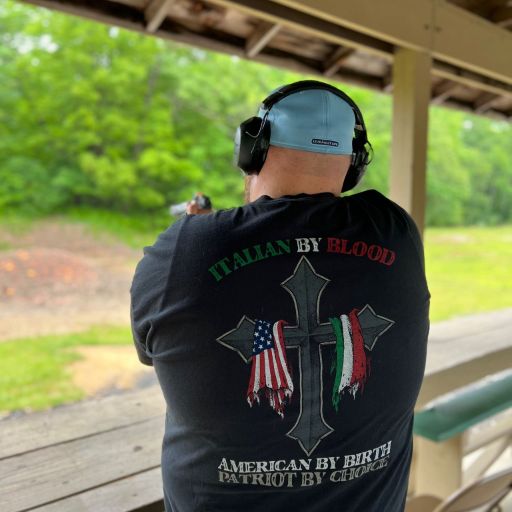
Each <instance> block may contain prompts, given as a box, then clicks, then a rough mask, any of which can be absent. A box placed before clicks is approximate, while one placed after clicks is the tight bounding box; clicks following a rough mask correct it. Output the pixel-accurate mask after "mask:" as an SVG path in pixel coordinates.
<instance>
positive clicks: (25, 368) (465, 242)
mask: <svg viewBox="0 0 512 512" xmlns="http://www.w3.org/2000/svg"><path fill="white" fill-rule="evenodd" d="M55 220H56V221H57V220H67V221H69V220H71V221H73V222H79V221H80V222H85V223H86V224H87V225H89V226H90V227H91V229H92V231H93V232H96V233H101V232H102V231H108V232H110V233H113V234H115V235H116V236H117V237H118V238H119V239H120V240H121V241H122V242H124V243H126V244H127V245H129V246H131V247H136V248H140V247H142V246H144V245H149V244H151V243H153V242H154V240H155V238H156V236H157V235H158V233H159V232H161V231H162V230H163V229H165V227H166V226H167V225H168V224H169V223H170V222H171V219H170V218H169V217H165V215H162V218H161V219H160V220H159V221H158V222H157V223H155V221H154V220H153V222H152V223H150V222H149V220H148V219H141V218H138V219H132V218H130V217H121V216H119V215H117V214H110V213H102V212H89V213H87V214H85V215H84V213H83V212H70V213H69V214H68V215H66V216H65V217H56V218H55ZM2 225H3V226H4V228H5V227H11V228H12V227H13V226H14V227H15V228H16V230H17V231H18V232H22V231H26V230H28V229H30V220H29V219H22V218H21V219H20V218H16V217H12V218H4V219H3V220H2V223H1V224H0V227H1V226H2ZM424 244H425V259H426V263H425V264H426V271H427V280H428V285H429V289H430V292H431V295H432V298H431V321H432V322H436V321H439V320H443V319H447V318H451V317H453V316H457V315H466V314H471V313H475V312H483V311H491V310H495V309H501V308H506V307H512V274H511V272H510V267H511V262H512V225H511V226H500V227H461V228H449V229H448V228H443V229H441V228H430V229H427V230H426V233H425V242H424ZM8 249H10V247H7V246H5V247H0V250H8ZM132 343H133V342H132V338H131V333H130V330H129V327H128V326H96V327H93V328H91V329H89V330H87V331H85V332H82V333H78V334H76V333H75V334H67V335H55V336H44V337H37V338H27V339H21V340H20V339H17V340H13V341H6V342H3V343H0V389H2V391H3V392H2V393H0V411H12V410H15V409H26V410H39V409H45V408H47V407H53V406H55V405H58V404H62V403H69V402H73V401H76V400H79V399H81V398H83V396H84V394H83V392H82V391H81V390H80V389H77V388H76V387H75V386H74V385H73V383H72V379H71V375H70V373H69V371H68V370H67V366H68V365H69V364H70V363H71V362H73V361H76V360H77V359H80V357H81V356H80V355H79V354H78V353H77V351H76V350H74V349H75V348H76V347H78V346H81V345H123V344H125V345H131V344H132ZM133 357H134V358H135V357H136V354H135V350H134V353H133Z"/></svg>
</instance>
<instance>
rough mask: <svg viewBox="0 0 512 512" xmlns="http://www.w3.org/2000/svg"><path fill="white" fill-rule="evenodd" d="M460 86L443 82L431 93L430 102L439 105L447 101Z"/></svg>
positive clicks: (447, 81)
mask: <svg viewBox="0 0 512 512" xmlns="http://www.w3.org/2000/svg"><path fill="white" fill-rule="evenodd" d="M459 86H460V84H458V83H457V82H452V81H450V80H443V81H442V82H441V83H440V84H439V85H438V86H436V87H435V88H434V90H433V92H432V97H431V102H432V103H434V104H436V105H439V104H441V103H443V102H444V101H445V100H446V99H448V98H449V97H450V96H451V95H452V94H453V93H454V92H455V90H456V89H457V88H458V87H459Z"/></svg>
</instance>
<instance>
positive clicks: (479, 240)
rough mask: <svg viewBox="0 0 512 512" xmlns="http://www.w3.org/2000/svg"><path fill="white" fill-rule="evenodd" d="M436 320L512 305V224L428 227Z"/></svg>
mask: <svg viewBox="0 0 512 512" xmlns="http://www.w3.org/2000/svg"><path fill="white" fill-rule="evenodd" d="M425 268H426V273H427V281H428V285H429V289H430V293H431V295H432V297H431V303H430V304H431V314H430V318H431V321H433V322H435V321H438V320H444V319H446V318H450V317H453V316H457V315H465V314H471V313H477V312H483V311H492V310H494V309H502V308H506V307H512V272H511V268H512V226H497V227H461V228H429V229H427V230H426V233H425Z"/></svg>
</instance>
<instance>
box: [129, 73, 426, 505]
mask: <svg viewBox="0 0 512 512" xmlns="http://www.w3.org/2000/svg"><path fill="white" fill-rule="evenodd" d="M336 91H337V90H336ZM336 91H334V88H330V86H326V85H325V84H322V83H320V82H315V81H307V82H300V83H298V84H292V85H291V86H287V87H285V88H280V89H278V90H277V92H276V91H274V93H273V95H271V96H272V99H271V101H266V100H265V102H264V103H263V106H262V108H261V109H260V111H259V116H257V117H255V118H251V119H249V120H247V121H246V122H244V123H242V125H241V128H240V130H239V133H238V137H237V154H236V156H237V162H238V165H239V166H240V168H241V169H243V171H244V173H245V175H246V176H245V204H244V205H243V206H239V207H234V208H230V209H225V210H219V211H216V212H212V213H208V214H207V215H200V214H196V213H194V210H193V204H191V205H189V212H191V213H190V214H189V215H185V216H183V217H182V218H180V219H179V220H178V221H177V222H175V223H174V224H173V225H172V226H170V227H169V228H168V229H167V230H166V231H165V232H163V233H162V234H160V236H159V237H158V239H157V241H156V242H155V244H154V245H153V246H151V247H146V248H145V249H144V257H143V258H142V260H141V261H140V262H139V264H138V266H137V269H136V272H135V276H134V280H133V283H132V288H131V298H132V303H131V318H132V329H133V334H134V340H135V347H136V350H137V353H138V356H139V359H140V361H141V362H142V363H144V364H147V365H153V366H154V368H155V372H156V374H157V377H158V380H159V383H160V385H161V388H162V391H163V394H164V397H165V400H166V402H167V414H166V418H165V435H164V439H163V445H162V478H163V487H164V500H165V510H166V512H170V511H173V512H196V511H197V512H213V511H219V512H220V511H222V512H227V511H229V512H240V511H244V512H253V511H258V512H259V511H265V512H274V511H275V512H279V511H306V510H307V511H308V512H325V511H340V512H399V511H403V510H404V505H405V499H406V492H407V482H408V475H409V470H410V463H411V454H412V425H413V411H414V405H415V402H416V399H417V396H418V392H419V389H420V386H421V382H422V378H423V373H424V369H425V356H426V347H427V337H428V332H429V316H428V315H429V303H430V292H429V290H428V286H427V281H426V278H425V268H424V255H423V246H422V242H421V238H420V235H419V233H418V229H417V227H416V225H415V223H414V221H413V220H412V218H411V217H410V216H409V215H408V214H407V213H406V212H405V210H403V209H402V208H401V207H400V206H398V205H397V204H396V203H394V202H393V201H391V200H389V199H387V198H386V197H385V196H384V195H382V194H381V193H379V192H377V191H376V190H367V191H364V192H359V193H357V194H354V195H351V196H340V195H339V194H340V190H341V189H342V187H345V185H346V184H347V183H349V187H350V186H354V184H356V183H357V181H358V179H360V177H361V175H362V173H363V172H364V169H365V167H366V163H367V156H368V155H367V153H366V149H365V148H366V147H367V144H366V130H365V128H364V122H363V121H362V115H361V114H360V112H359V111H358V109H357V106H355V105H354V104H353V103H352V102H351V100H350V99H349V98H348V97H346V98H344V96H343V94H342V93H339V94H338V92H336ZM345 189H346V188H344V190H345ZM148 435H152V434H151V433H150V432H148Z"/></svg>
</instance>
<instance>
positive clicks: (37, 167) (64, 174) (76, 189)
mask: <svg viewBox="0 0 512 512" xmlns="http://www.w3.org/2000/svg"><path fill="white" fill-rule="evenodd" d="M304 78H314V77H306V76H303V75H298V74H296V73H291V72H287V71H283V70H280V69H275V68H271V67H268V66H264V65H261V64H258V63H255V62H250V61H244V60H241V59H239V58H237V57H232V56H227V55H220V54H216V53H212V52H207V51H204V50H201V49H197V48H191V47H185V46H181V45H178V44H173V43H171V42H168V41H163V40H160V39H157V38H153V37H147V36H144V35H142V34H136V33H132V32H129V31H126V30H121V29H118V28H116V27H108V26H105V25H103V24H98V23H94V22H91V21H87V20H82V19H78V18H75V17H70V16H66V15H63V14H60V13H57V12H52V11H48V10H45V9H40V8H34V7H30V6H26V5H23V4H20V3H15V2H13V1H12V0H6V1H4V2H3V3H2V4H1V5H0V212H3V213H4V214H5V212H8V211H10V210H16V211H22V212H25V213H27V214H48V213H53V212H58V211H63V210H65V209H68V208H73V207H77V206H78V207H79V206H84V205H85V206H87V207H92V208H102V209H110V210H113V211H118V212H123V213H128V212H136V213H137V214H141V213H142V212H148V213H151V212H152V213H153V214H159V213H160V212H162V211H163V210H164V208H166V207H167V206H168V205H169V204H170V203H175V202H182V201H185V200H188V199H190V198H191V197H192V195H193V193H195V192H196V191H201V192H204V193H206V194H208V195H210V196H211V197H212V199H213V201H214V207H215V208H217V209H220V208H229V207H232V206H234V205H237V204H241V203H242V201H243V187H244V185H243V179H242V177H241V173H240V172H239V171H238V170H237V169H235V168H234V167H233V165H232V152H233V135H234V133H235V130H236V127H237V125H238V124H239V123H240V121H242V120H243V119H245V118H247V117H249V116H250V115H253V114H254V113H255V112H256V110H257V106H258V104H259V102H260V101H261V99H262V98H264V97H265V96H266V95H267V94H268V93H269V91H270V90H272V89H274V88H275V87H278V86H280V85H283V84H285V83H289V82H292V81H295V80H299V79H304ZM335 85H338V86H339V85H340V84H335ZM341 87H342V88H343V90H345V91H346V92H347V93H348V94H349V95H350V96H352V97H353V98H354V100H355V101H356V102H357V103H358V104H359V106H360V108H361V110H362V111H363V113H364V115H365V121H366V124H367V128H368V133H369V138H370V140H371V142H372V145H373V147H374V150H375V158H374V161H373V163H372V164H371V166H370V167H369V169H368V172H367V174H366V176H365V178H364V179H363V181H362V182H361V184H360V185H359V186H358V187H356V189H355V190H354V191H351V192H349V194H350V193H356V192H359V191H362V190H365V189H368V188H375V189H378V190H380V191H381V192H383V193H384V194H386V193H387V192H388V169H389V163H390V140H391V130H390V128H391V98H390V97H389V96H386V95H382V94H379V93H374V92H370V91H368V90H363V89H360V88H357V87H348V86H345V85H341ZM510 139H511V128H510V125H509V124H506V123H498V122H496V121H490V120H488V119H483V118H479V117H476V116H470V115H468V114H463V113H461V112H455V111H450V110H448V109H445V108H437V107H433V108H432V109H431V112H430V140H429V153H428V154H429V164H428V179H427V181H428V205H427V224H428V225H436V226H443V225H444V226H450V225H460V224H498V223H505V222H510V221H511V220H512V185H511V184H512V166H511V165H510V160H509V158H508V154H507V150H508V149H510Z"/></svg>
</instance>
